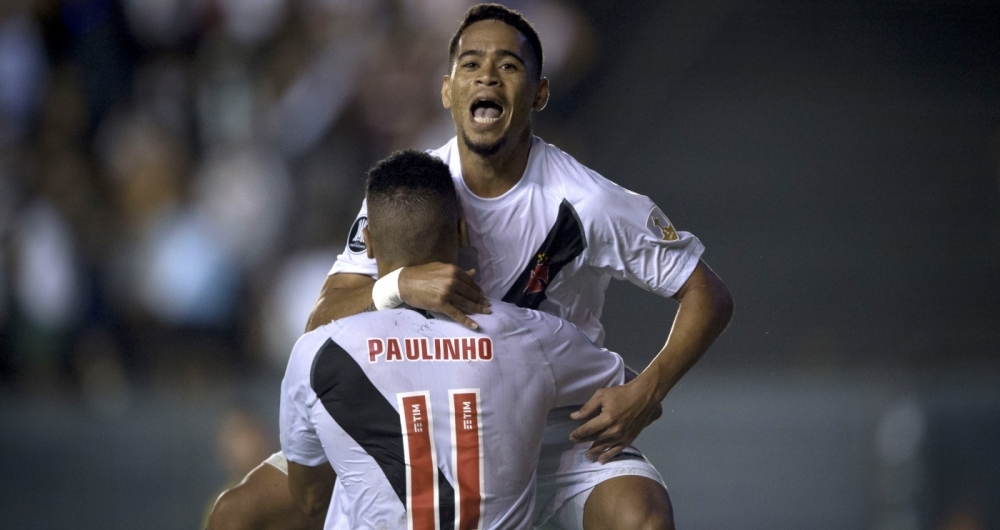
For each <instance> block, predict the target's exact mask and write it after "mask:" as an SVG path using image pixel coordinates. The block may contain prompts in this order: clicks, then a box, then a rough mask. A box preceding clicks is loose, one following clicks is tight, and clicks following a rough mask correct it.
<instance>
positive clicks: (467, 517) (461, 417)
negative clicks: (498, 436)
mask: <svg viewBox="0 0 1000 530" xmlns="http://www.w3.org/2000/svg"><path fill="white" fill-rule="evenodd" d="M448 393H449V394H451V411H452V416H451V425H452V436H453V438H452V460H453V461H452V466H453V467H454V469H455V478H456V481H457V482H458V487H457V488H456V489H455V493H456V496H457V497H458V498H457V499H456V501H455V504H456V505H457V507H458V510H457V513H456V514H455V518H456V525H455V530H477V529H479V528H482V524H481V519H482V510H483V443H482V442H483V440H482V430H481V429H480V411H479V390H478V389H469V390H451V391H449V392H448Z"/></svg>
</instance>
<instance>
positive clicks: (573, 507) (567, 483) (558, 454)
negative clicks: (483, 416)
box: [534, 406, 666, 530]
mask: <svg viewBox="0 0 1000 530" xmlns="http://www.w3.org/2000/svg"><path fill="white" fill-rule="evenodd" d="M579 408H580V407H579V406H573V407H567V408H562V409H555V410H553V411H551V412H550V413H549V417H548V420H547V421H546V425H545V434H544V435H543V438H542V452H541V456H540V458H539V460H538V475H537V484H538V489H537V491H536V492H535V513H534V525H535V528H539V529H546V530H550V529H564V530H571V529H574V530H578V529H580V528H583V507H584V506H585V505H586V504H587V499H588V498H589V497H590V493H591V492H592V491H594V487H595V486H597V485H598V484H600V483H601V482H604V481H605V480H608V479H611V478H614V477H620V476H626V475H638V476H641V477H646V478H649V479H651V480H655V481H656V482H659V483H660V484H661V485H663V488H664V489H666V485H665V484H663V478H662V477H660V474H659V473H658V472H657V471H656V468H655V467H653V464H650V463H649V461H648V460H646V457H644V456H642V453H640V452H639V450H638V449H636V448H635V447H632V446H629V447H628V448H626V449H625V450H623V451H622V452H621V453H619V454H618V455H617V456H615V458H613V459H612V460H611V461H610V462H608V463H606V464H601V463H598V462H592V461H591V460H590V459H589V458H587V454H586V453H587V450H588V449H590V446H591V443H590V442H585V443H580V444H574V443H573V442H571V441H569V433H571V432H573V430H574V429H576V427H577V426H579V425H580V422H578V421H573V420H571V419H570V418H569V414H570V413H571V412H573V411H575V410H577V409H579Z"/></svg>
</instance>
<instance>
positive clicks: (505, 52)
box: [456, 50, 526, 67]
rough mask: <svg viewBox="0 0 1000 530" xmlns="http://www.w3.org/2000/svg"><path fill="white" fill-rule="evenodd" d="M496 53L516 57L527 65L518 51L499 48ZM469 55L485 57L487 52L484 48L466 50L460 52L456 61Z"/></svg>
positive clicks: (522, 63) (522, 64)
mask: <svg viewBox="0 0 1000 530" xmlns="http://www.w3.org/2000/svg"><path fill="white" fill-rule="evenodd" d="M496 53H497V55H499V56H501V57H512V58H514V59H516V60H517V62H519V63H521V66H525V67H526V63H525V62H524V59H522V58H521V56H520V55H518V54H516V53H514V52H512V51H509V50H497V52H496ZM469 55H471V56H473V57H483V56H485V55H486V54H485V53H484V52H483V51H482V50H466V51H464V52H462V53H460V54H458V58H457V59H456V61H459V60H461V59H462V58H463V57H466V56H469Z"/></svg>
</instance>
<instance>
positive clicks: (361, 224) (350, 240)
mask: <svg viewBox="0 0 1000 530" xmlns="http://www.w3.org/2000/svg"><path fill="white" fill-rule="evenodd" d="M366 226H368V217H367V216H365V215H362V216H361V217H358V219H357V220H356V221H354V224H353V225H351V233H350V234H348V235H347V248H348V249H350V251H351V252H353V253H354V254H361V253H362V252H365V251H366V250H368V247H366V246H365V237H364V234H363V233H362V232H363V231H364V229H365V227H366Z"/></svg>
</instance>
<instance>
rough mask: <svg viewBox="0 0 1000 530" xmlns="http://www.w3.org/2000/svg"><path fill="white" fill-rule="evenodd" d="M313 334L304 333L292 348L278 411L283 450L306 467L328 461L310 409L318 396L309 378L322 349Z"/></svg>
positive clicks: (292, 460)
mask: <svg viewBox="0 0 1000 530" xmlns="http://www.w3.org/2000/svg"><path fill="white" fill-rule="evenodd" d="M314 333H315V332H313V334H314ZM313 334H309V335H305V336H303V337H302V338H301V339H299V341H298V342H297V343H296V344H295V348H294V349H292V355H291V356H290V357H289V359H288V368H287V369H286V371H285V378H284V379H283V380H282V381H281V404H280V408H279V411H278V425H279V429H280V432H279V437H280V439H281V452H282V453H284V454H285V457H286V458H288V460H289V461H290V462H295V463H296V464H302V465H304V466H318V465H320V464H322V463H323V462H326V461H327V457H326V453H325V452H324V450H323V445H322V443H321V442H320V439H319V435H318V434H317V432H316V427H315V423H314V421H313V419H312V417H311V412H310V411H311V410H312V405H314V404H315V403H316V401H317V399H318V398H317V397H316V393H315V392H313V390H312V386H311V384H310V381H309V375H310V370H311V369H312V360H313V358H314V357H315V356H316V352H317V351H318V349H319V345H318V344H316V341H315V340H312V339H313V338H312V337H310V335H313Z"/></svg>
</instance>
